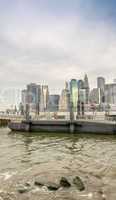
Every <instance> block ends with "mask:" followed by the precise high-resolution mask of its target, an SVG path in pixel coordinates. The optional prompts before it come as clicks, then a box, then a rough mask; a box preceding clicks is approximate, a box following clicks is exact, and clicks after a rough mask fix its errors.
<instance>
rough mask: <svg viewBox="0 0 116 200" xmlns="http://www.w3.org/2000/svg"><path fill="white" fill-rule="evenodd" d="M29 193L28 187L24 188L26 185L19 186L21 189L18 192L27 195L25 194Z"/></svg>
mask: <svg viewBox="0 0 116 200" xmlns="http://www.w3.org/2000/svg"><path fill="white" fill-rule="evenodd" d="M28 191H29V188H28V187H26V186H24V185H21V186H19V188H18V192H19V193H21V194H22V193H25V192H28Z"/></svg>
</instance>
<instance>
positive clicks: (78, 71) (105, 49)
mask: <svg viewBox="0 0 116 200" xmlns="http://www.w3.org/2000/svg"><path fill="white" fill-rule="evenodd" d="M85 73H87V74H88V77H89V81H90V84H91V87H92V86H95V84H96V77H97V76H99V75H102V76H105V77H106V79H107V81H108V82H109V81H112V80H113V79H114V78H116V1H115V0H0V87H2V88H4V87H17V88H20V87H21V88H23V87H25V85H26V84H27V83H30V82H36V83H42V84H44V83H45V84H49V86H50V88H51V91H55V88H56V91H59V89H61V88H62V87H63V85H64V81H65V80H68V79H71V78H76V79H80V78H83V76H84V74H85Z"/></svg>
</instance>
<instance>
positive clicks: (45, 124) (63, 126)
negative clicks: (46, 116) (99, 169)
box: [8, 119, 116, 134]
mask: <svg viewBox="0 0 116 200" xmlns="http://www.w3.org/2000/svg"><path fill="white" fill-rule="evenodd" d="M8 126H9V128H10V129H11V130H12V131H21V132H50V133H51V132H53V133H54V132H57V133H60V132H61V133H75V134H76V133H96V134H116V122H113V121H95V120H82V119H81V120H73V121H70V120H38V121H35V120H34V121H33V120H24V121H22V122H10V123H9V125H8Z"/></svg>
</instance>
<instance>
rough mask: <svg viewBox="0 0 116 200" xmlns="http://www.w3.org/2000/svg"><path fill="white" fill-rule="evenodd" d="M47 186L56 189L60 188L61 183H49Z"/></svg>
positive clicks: (52, 189)
mask: <svg viewBox="0 0 116 200" xmlns="http://www.w3.org/2000/svg"><path fill="white" fill-rule="evenodd" d="M46 186H47V188H48V189H49V190H51V191H56V190H58V189H59V187H60V185H58V184H56V183H47V184H46Z"/></svg>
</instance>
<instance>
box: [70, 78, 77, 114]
mask: <svg viewBox="0 0 116 200" xmlns="http://www.w3.org/2000/svg"><path fill="white" fill-rule="evenodd" d="M70 102H71V104H72V108H73V111H74V112H76V111H77V102H78V85H77V80H76V79H72V80H71V81H70Z"/></svg>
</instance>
